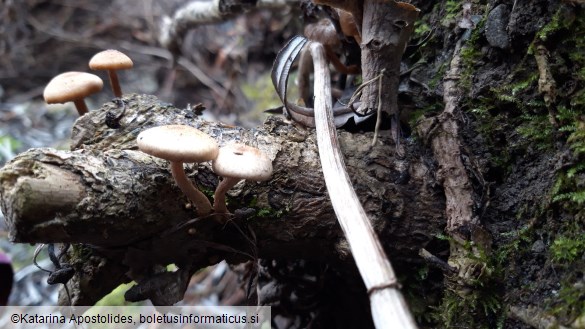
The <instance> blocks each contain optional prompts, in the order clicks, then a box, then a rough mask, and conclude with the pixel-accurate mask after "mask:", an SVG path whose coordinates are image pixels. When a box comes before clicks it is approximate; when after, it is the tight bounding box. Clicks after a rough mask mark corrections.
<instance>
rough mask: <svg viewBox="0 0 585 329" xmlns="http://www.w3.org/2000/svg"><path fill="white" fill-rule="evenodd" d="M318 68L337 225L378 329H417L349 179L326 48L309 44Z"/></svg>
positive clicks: (318, 102)
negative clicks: (341, 145) (349, 251)
mask: <svg viewBox="0 0 585 329" xmlns="http://www.w3.org/2000/svg"><path fill="white" fill-rule="evenodd" d="M309 47H310V51H311V56H312V58H313V63H314V64H313V66H314V68H315V126H316V127H315V129H316V134H317V145H318V146H319V157H320V160H321V167H322V170H323V176H324V178H325V183H326V185H327V190H328V191H329V196H330V199H331V203H332V205H333V209H334V211H335V215H336V216H337V220H338V221H339V224H340V226H341V228H342V230H343V232H344V235H345V238H346V239H347V241H348V243H349V246H350V249H351V252H352V256H353V258H354V260H355V262H356V265H357V267H358V270H359V271H360V274H361V277H362V279H363V280H364V283H365V285H366V289H367V290H368V293H369V295H370V304H371V309H372V318H373V320H374V324H375V325H376V328H379V329H380V328H416V327H417V326H416V323H415V322H414V319H413V317H412V314H411V313H410V310H409V309H408V306H407V305H406V302H405V301H404V297H403V296H402V293H401V292H400V289H399V284H398V280H397V279H396V275H395V274H394V269H393V268H392V265H391V264H390V261H389V259H388V257H387V256H386V255H385V253H384V250H383V249H382V245H381V244H380V241H379V240H378V237H377V236H376V234H375V233H374V230H373V229H372V226H371V224H370V221H369V219H368V216H367V215H366V212H365V211H364V208H362V206H361V204H360V200H359V199H358V197H357V195H356V193H355V190H354V188H353V186H352V183H351V179H350V178H349V175H348V174H347V169H346V168H345V163H344V160H343V154H342V153H341V150H340V147H339V144H338V138H337V131H336V129H335V123H334V119H333V109H332V108H333V104H332V101H331V79H330V72H329V68H328V62H327V60H326V59H325V48H324V46H323V45H322V44H320V43H311V44H310V45H309Z"/></svg>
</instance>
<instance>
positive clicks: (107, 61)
mask: <svg viewBox="0 0 585 329" xmlns="http://www.w3.org/2000/svg"><path fill="white" fill-rule="evenodd" d="M133 66H134V63H133V62H132V60H131V59H130V57H128V56H126V55H125V54H124V53H122V52H120V51H118V50H115V49H108V50H104V51H101V52H99V53H97V54H95V55H94V56H93V57H92V58H91V59H90V60H89V68H90V69H92V70H106V71H108V76H109V77H110V85H111V86H112V91H113V92H114V96H116V97H122V88H120V82H119V81H118V74H117V73H116V70H126V69H131V68H132V67H133Z"/></svg>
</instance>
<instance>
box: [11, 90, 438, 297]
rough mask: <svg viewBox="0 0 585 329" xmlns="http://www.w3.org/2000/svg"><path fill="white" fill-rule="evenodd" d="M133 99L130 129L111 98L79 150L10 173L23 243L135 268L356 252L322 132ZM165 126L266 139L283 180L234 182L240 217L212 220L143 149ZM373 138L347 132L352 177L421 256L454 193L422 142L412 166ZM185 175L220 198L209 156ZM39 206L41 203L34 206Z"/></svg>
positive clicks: (259, 142) (382, 230) (375, 219)
mask: <svg viewBox="0 0 585 329" xmlns="http://www.w3.org/2000/svg"><path fill="white" fill-rule="evenodd" d="M123 102H124V104H125V105H124V107H125V110H124V112H123V115H122V117H121V119H120V121H119V124H120V128H118V129H113V128H109V127H108V124H107V122H108V120H106V117H112V116H118V115H119V114H120V113H122V112H121V111H123V109H122V106H119V105H118V104H117V103H113V102H112V103H106V104H105V105H104V106H103V107H102V108H101V109H99V110H97V111H92V112H90V113H88V114H86V115H84V116H82V117H80V118H79V119H78V120H77V121H76V123H75V126H74V127H73V134H72V151H57V150H52V149H31V150H29V151H27V152H25V153H22V154H20V155H19V156H17V157H16V158H15V159H13V160H12V161H11V162H10V163H8V164H7V165H6V166H5V167H4V168H3V169H2V170H1V171H0V194H1V197H2V198H1V204H2V210H3V211H4V214H5V216H6V220H7V224H8V228H9V231H10V238H11V240H12V241H14V242H27V243H39V242H43V243H47V242H67V243H84V244H88V245H90V246H91V247H92V248H93V249H94V250H96V251H98V253H99V254H101V255H102V256H103V255H108V256H107V257H109V258H112V259H117V260H118V262H120V261H119V259H124V261H122V262H120V263H123V264H124V266H128V267H129V268H130V272H136V273H139V272H140V269H145V268H148V267H151V266H154V265H156V264H159V265H160V264H169V263H175V264H183V265H184V266H185V265H186V266H189V267H192V268H199V267H200V266H205V265H208V264H209V263H214V262H217V261H219V260H221V259H227V260H228V261H230V262H240V261H243V260H246V259H250V258H254V257H262V258H288V259H295V258H304V259H327V258H329V257H332V256H333V257H337V258H341V259H346V260H348V261H349V260H350V259H351V257H349V258H347V256H348V254H349V252H348V250H347V247H346V246H345V243H344V242H343V241H344V239H343V235H342V232H341V230H340V228H339V226H338V224H337V221H336V218H335V214H334V213H333V210H332V208H331V204H330V202H329V196H328V195H327V192H326V187H325V183H324V180H323V177H322V172H321V169H320V164H319V156H318V152H317V145H316V138H315V135H314V133H313V132H312V131H307V130H301V129H299V128H297V127H295V126H292V125H289V124H287V123H285V122H284V121H283V120H282V119H280V118H278V117H270V118H268V119H267V121H266V122H265V124H264V125H263V126H262V127H259V128H258V129H251V130H246V129H242V128H238V127H230V126H225V125H222V124H221V123H211V122H206V121H203V120H201V119H200V118H197V117H196V116H195V114H194V113H193V112H192V111H191V110H190V109H177V108H174V107H172V106H170V105H166V104H161V103H160V102H159V101H158V100H157V99H156V98H154V97H152V96H145V95H127V96H125V97H124V98H123ZM165 124H187V125H191V126H194V127H197V128H199V129H201V130H203V131H205V132H207V133H208V134H210V135H211V136H213V137H214V138H216V139H217V140H218V142H219V144H220V145H224V144H226V143H228V142H230V141H234V140H237V141H239V142H241V143H245V144H249V145H252V146H255V147H258V148H260V149H261V150H262V151H264V152H265V153H266V154H268V155H269V157H270V158H271V159H273V166H274V168H275V171H274V174H273V177H272V179H271V180H270V181H267V182H264V183H260V184H258V183H255V182H245V183H240V184H238V185H237V186H236V188H234V189H232V191H231V192H230V195H229V198H228V202H229V204H228V207H229V208H230V210H231V211H232V212H233V213H234V214H235V217H233V218H231V219H232V220H231V221H229V224H228V225H225V226H223V225H219V224H218V223H219V221H216V220H214V219H213V218H212V217H211V218H199V219H194V216H195V212H194V210H193V209H191V208H190V206H189V202H188V200H187V198H186V197H185V196H183V195H182V194H181V192H180V190H179V189H178V188H177V187H176V186H175V184H174V183H173V180H172V177H171V173H170V169H169V164H168V163H167V162H166V161H164V160H158V159H154V158H152V157H150V156H148V155H146V154H144V153H142V152H139V151H137V146H136V141H135V140H136V136H137V135H138V133H139V132H140V131H142V130H144V129H147V128H150V127H152V126H155V125H157V126H158V125H165ZM370 140H371V134H370V133H366V134H359V135H358V134H350V133H347V132H343V131H340V132H339V142H340V145H341V148H342V150H343V151H344V153H345V157H346V164H347V168H348V171H349V174H350V177H351V179H352V182H353V184H354V186H355V188H356V192H357V194H358V196H359V197H360V201H361V203H362V204H363V206H364V209H365V211H366V213H367V214H368V216H369V218H370V219H371V220H372V226H373V227H374V229H375V230H376V231H377V233H378V234H379V235H381V236H382V237H383V244H384V247H385V248H387V249H388V250H387V252H388V253H390V254H392V255H393V257H395V258H396V259H397V260H399V261H412V259H416V258H417V256H416V253H417V251H418V249H420V248H421V247H424V246H425V245H426V244H427V243H428V242H429V241H430V240H431V239H433V237H434V236H435V235H436V234H438V233H440V232H441V231H442V228H443V227H444V222H445V220H444V217H443V214H442V212H441V211H437V210H440V209H443V208H444V199H443V196H442V194H441V193H440V189H439V188H438V186H437V185H436V183H435V180H434V178H433V176H432V172H433V170H432V168H429V165H428V164H429V163H431V162H428V159H426V158H425V156H423V155H422V154H423V152H422V151H421V150H419V149H417V146H415V145H414V144H412V145H411V144H409V145H408V146H407V147H408V148H409V150H410V152H408V153H407V154H409V155H411V157H410V158H409V159H408V160H409V161H410V165H409V167H408V169H406V170H404V169H402V168H403V162H398V161H396V159H394V157H393V156H392V154H393V153H394V152H393V151H392V148H393V146H392V145H393V143H392V142H391V141H390V140H388V139H381V143H380V145H379V146H378V147H376V148H375V149H373V150H370V149H369V147H368V145H369V141H370ZM186 172H187V175H188V176H189V177H190V178H191V179H192V180H193V181H194V182H196V183H197V184H198V185H199V187H200V188H201V189H202V190H203V191H204V192H206V194H207V195H209V196H211V195H212V193H213V190H214V188H215V187H216V186H217V183H218V177H217V176H216V175H215V174H214V173H213V172H212V171H211V168H210V165H209V164H208V163H204V164H200V165H199V166H198V167H194V166H186ZM405 178H407V179H408V184H404V181H405ZM63 179H66V181H67V182H68V183H67V185H68V186H70V187H71V189H70V190H69V191H67V192H63V193H64V195H65V196H66V197H65V198H63V199H62V202H61V203H57V205H55V202H54V200H55V198H54V195H53V194H52V192H53V191H54V189H52V188H46V189H44V188H34V186H44V185H46V186H51V182H54V181H62V180H63ZM30 182H36V183H38V184H30ZM31 191H32V192H34V193H31ZM32 205H34V209H36V210H34V211H33V210H30V209H31V207H32ZM39 209H42V210H39ZM252 237H253V238H252ZM250 241H253V243H251V242H250ZM113 250H115V252H114V253H113V254H111V253H112V252H113ZM136 250H140V252H136ZM194 250H197V252H194ZM315 250H319V252H315ZM75 261H78V262H82V260H81V259H77V260H75ZM132 269H133V270H132ZM104 293H105V292H104Z"/></svg>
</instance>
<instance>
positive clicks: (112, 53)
mask: <svg viewBox="0 0 585 329" xmlns="http://www.w3.org/2000/svg"><path fill="white" fill-rule="evenodd" d="M132 66H134V63H132V60H131V59H130V57H128V56H126V55H125V54H124V53H122V52H120V51H117V50H115V49H108V50H104V51H101V52H99V53H97V54H95V55H93V57H92V58H91V59H90V60H89V68H90V69H92V70H124V69H130V68H132Z"/></svg>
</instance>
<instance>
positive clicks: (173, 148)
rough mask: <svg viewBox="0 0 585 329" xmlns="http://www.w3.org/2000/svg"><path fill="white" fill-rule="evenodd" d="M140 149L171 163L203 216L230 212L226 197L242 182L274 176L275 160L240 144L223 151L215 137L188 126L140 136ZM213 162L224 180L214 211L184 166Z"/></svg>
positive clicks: (177, 177)
mask: <svg viewBox="0 0 585 329" xmlns="http://www.w3.org/2000/svg"><path fill="white" fill-rule="evenodd" d="M137 143H138V148H139V149H140V150H141V151H142V152H144V153H147V154H149V155H151V156H154V157H157V158H161V159H164V160H168V161H169V162H170V163H171V173H172V174H173V177H174V178H175V181H176V183H177V185H178V186H179V188H180V189H181V191H183V193H185V195H186V196H187V197H188V198H189V200H191V201H192V202H193V203H194V204H195V207H196V208H197V213H198V214H199V215H200V216H204V215H208V214H210V213H211V212H212V211H214V212H215V213H218V214H223V213H228V210H227V207H226V202H225V194H226V192H227V191H228V190H229V189H231V188H232V187H234V186H235V185H236V184H237V183H238V182H239V181H240V180H242V179H245V180H251V181H265V180H268V179H269V178H270V176H271V175H272V161H271V160H270V158H268V156H266V154H264V153H263V152H262V151H260V150H259V149H257V148H255V147H251V146H247V145H244V144H240V143H233V144H228V145H226V146H224V147H221V148H219V146H218V144H217V142H216V141H215V140H214V139H213V138H211V136H209V135H207V134H206V133H204V132H202V131H201V130H199V129H196V128H193V127H190V126H185V125H168V126H159V127H154V128H150V129H146V130H144V131H142V132H141V133H140V134H138V138H137ZM206 161H211V163H212V168H213V171H214V172H215V173H216V174H217V175H218V176H221V177H223V180H222V181H221V182H220V183H219V184H218V186H217V189H216V190H215V194H214V196H213V199H214V200H213V209H212V208H211V203H210V202H209V200H208V199H207V197H206V196H205V195H204V194H203V193H201V191H199V190H198V189H197V188H196V187H195V186H194V185H193V183H191V181H190V180H189V179H188V178H187V175H185V170H184V169H183V163H201V162H206Z"/></svg>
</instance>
